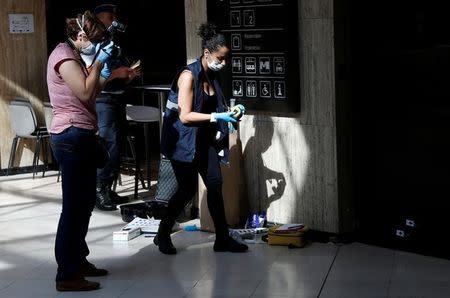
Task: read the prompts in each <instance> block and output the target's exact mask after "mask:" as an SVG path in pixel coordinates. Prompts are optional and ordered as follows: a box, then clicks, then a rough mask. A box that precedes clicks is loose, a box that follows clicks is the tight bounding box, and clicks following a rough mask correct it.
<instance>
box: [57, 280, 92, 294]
mask: <svg viewBox="0 0 450 298" xmlns="http://www.w3.org/2000/svg"><path fill="white" fill-rule="evenodd" d="M99 288H100V283H98V282H95V281H89V280H86V279H84V278H77V279H71V280H61V281H57V282H56V290H58V291H60V292H68V291H74V292H78V291H93V290H97V289H99Z"/></svg>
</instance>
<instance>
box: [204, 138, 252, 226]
mask: <svg viewBox="0 0 450 298" xmlns="http://www.w3.org/2000/svg"><path fill="white" fill-rule="evenodd" d="M229 142H230V155H229V162H230V166H226V165H221V170H222V178H223V185H222V195H223V200H224V206H225V215H226V218H227V222H228V225H229V226H230V227H231V228H239V227H242V224H243V223H244V222H245V218H246V215H247V214H248V206H247V205H248V202H247V201H246V199H245V194H246V189H245V179H244V165H243V159H242V144H241V140H240V139H239V135H238V132H237V131H235V132H233V133H230V136H229ZM198 196H199V207H200V226H201V230H202V231H209V232H214V223H213V221H212V218H211V215H210V214H209V210H208V204H207V202H206V201H207V200H206V187H205V185H204V183H203V181H202V179H201V177H200V176H199V187H198Z"/></svg>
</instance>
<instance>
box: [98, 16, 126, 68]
mask: <svg viewBox="0 0 450 298" xmlns="http://www.w3.org/2000/svg"><path fill="white" fill-rule="evenodd" d="M126 28H127V26H126V25H125V24H123V23H120V22H117V21H113V22H112V23H111V26H109V27H108V29H106V31H105V38H104V41H103V42H102V43H101V45H100V48H103V47H105V46H107V45H108V44H109V43H110V42H111V41H112V42H114V46H113V51H112V52H111V58H112V59H116V58H117V57H119V56H120V54H121V48H120V46H119V45H118V44H117V40H116V39H115V38H114V37H115V34H116V33H117V32H120V33H124V32H125V30H126Z"/></svg>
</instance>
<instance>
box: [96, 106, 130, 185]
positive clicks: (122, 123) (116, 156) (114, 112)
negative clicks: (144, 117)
mask: <svg viewBox="0 0 450 298" xmlns="http://www.w3.org/2000/svg"><path fill="white" fill-rule="evenodd" d="M119 101H120V98H119V99H117V100H115V99H113V98H109V100H108V98H105V99H104V100H97V103H96V110H97V117H98V133H99V135H100V136H101V137H102V138H103V139H105V141H106V144H107V147H108V151H109V155H110V158H109V160H108V162H107V163H106V165H105V166H104V167H103V168H102V169H98V170H97V182H102V183H106V184H112V183H113V181H114V180H115V179H116V178H117V177H118V175H119V170H120V158H121V151H122V150H121V149H122V148H121V147H122V146H123V143H124V142H123V141H124V135H125V134H124V131H125V127H126V115H125V105H124V104H122V103H120V102H119Z"/></svg>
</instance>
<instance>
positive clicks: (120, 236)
mask: <svg viewBox="0 0 450 298" xmlns="http://www.w3.org/2000/svg"><path fill="white" fill-rule="evenodd" d="M139 235H141V229H140V228H137V227H136V228H124V229H122V230H120V231H115V232H113V240H114V241H129V240H131V239H133V238H136V237H137V236H139Z"/></svg>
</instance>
